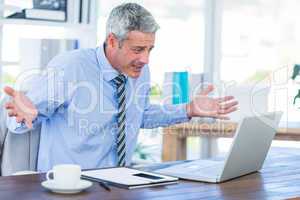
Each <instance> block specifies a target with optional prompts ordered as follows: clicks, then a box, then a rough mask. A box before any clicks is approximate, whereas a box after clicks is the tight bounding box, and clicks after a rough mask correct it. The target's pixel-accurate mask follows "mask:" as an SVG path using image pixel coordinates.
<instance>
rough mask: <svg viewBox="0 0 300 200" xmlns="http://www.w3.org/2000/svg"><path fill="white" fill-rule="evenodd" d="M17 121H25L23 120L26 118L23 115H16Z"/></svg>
mask: <svg viewBox="0 0 300 200" xmlns="http://www.w3.org/2000/svg"><path fill="white" fill-rule="evenodd" d="M16 121H17V122H18V123H20V122H23V121H24V118H23V117H21V116H17V117H16Z"/></svg>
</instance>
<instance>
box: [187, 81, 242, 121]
mask: <svg viewBox="0 0 300 200" xmlns="http://www.w3.org/2000/svg"><path fill="white" fill-rule="evenodd" d="M213 90H214V87H213V86H212V85H209V86H208V87H207V88H206V89H204V90H203V91H201V92H200V93H199V94H198V95H197V96H196V97H195V98H194V99H193V100H192V101H191V102H190V103H189V104H187V114H188V117H190V118H191V117H212V118H217V119H229V117H228V116H227V114H229V113H231V112H234V111H236V110H237V104H238V102H237V101H236V100H234V97H233V96H225V97H220V98H211V97H209V96H208V94H209V93H210V92H211V91H213Z"/></svg>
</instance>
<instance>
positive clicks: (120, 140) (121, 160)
mask: <svg viewBox="0 0 300 200" xmlns="http://www.w3.org/2000/svg"><path fill="white" fill-rule="evenodd" d="M113 82H114V83H115V85H116V86H117V97H118V115H117V120H118V136H117V154H118V166H121V167H123V166H125V165H126V134H125V119H126V115H125V106H126V102H125V98H126V95H125V93H126V91H125V82H126V78H125V76H124V75H122V74H120V75H119V76H117V77H116V78H114V79H113Z"/></svg>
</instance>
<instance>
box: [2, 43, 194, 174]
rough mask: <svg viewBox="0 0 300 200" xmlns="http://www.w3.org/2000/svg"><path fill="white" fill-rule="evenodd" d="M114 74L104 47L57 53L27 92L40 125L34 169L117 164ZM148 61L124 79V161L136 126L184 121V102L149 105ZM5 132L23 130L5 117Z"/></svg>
mask: <svg viewBox="0 0 300 200" xmlns="http://www.w3.org/2000/svg"><path fill="white" fill-rule="evenodd" d="M117 75H118V72H117V71H116V70H115V69H114V68H112V66H111V65H110V63H109V62H108V60H107V58H106V57H105V53H104V48H103V47H99V48H96V49H81V50H75V51H71V52H67V53H64V54H61V55H58V56H56V57H55V58H54V59H52V61H50V63H49V64H48V67H47V70H45V72H43V73H42V75H40V76H39V77H37V78H36V79H35V80H34V82H33V84H32V85H31V88H30V89H29V91H28V92H27V93H26V96H28V98H29V99H30V100H31V101H32V102H33V103H34V105H35V106H36V108H37V109H38V112H39V114H38V117H37V119H36V120H35V121H34V127H36V126H38V125H41V136H40V148H39V153H38V170H39V171H42V172H45V171H47V170H49V169H51V168H52V167H53V166H54V165H56V164H63V163H72V164H79V165H80V166H81V167H82V168H83V169H89V168H101V167H112V166H116V165H117V153H116V138H117V137H116V136H117V130H118V129H117V119H116V113H117V98H116V87H115V86H114V84H113V82H112V79H113V78H115V77H116V76H117ZM149 91H150V74H149V68H148V66H147V65H145V66H144V68H143V70H142V72H141V75H140V76H139V78H137V79H133V78H130V77H127V82H126V163H127V164H130V163H131V157H132V154H133V152H134V149H135V146H136V142H137V137H138V133H139V130H140V128H156V127H160V126H168V125H171V124H175V123H179V122H185V121H188V117H187V113H186V106H185V105H152V104H150V103H149ZM7 125H8V128H9V130H10V131H12V132H14V133H16V134H23V133H25V132H26V131H28V129H27V128H26V126H25V125H24V124H23V123H17V122H16V121H15V118H14V117H8V119H7Z"/></svg>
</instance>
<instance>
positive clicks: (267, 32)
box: [220, 0, 300, 127]
mask: <svg viewBox="0 0 300 200" xmlns="http://www.w3.org/2000/svg"><path fill="white" fill-rule="evenodd" d="M299 7H300V2H299V1H297V0H290V1H284V0H257V1H235V0H224V11H223V18H222V20H223V24H222V61H221V66H220V69H221V73H220V74H221V79H222V80H223V81H225V82H229V81H234V82H235V83H236V84H237V85H239V86H241V85H252V86H253V87H255V85H259V84H266V85H268V86H270V87H271V93H270V95H269V100H268V101H267V102H268V107H269V110H283V111H284V116H283V118H282V123H281V126H282V127H293V126H294V125H295V124H297V123H296V121H298V118H299V117H298V116H299V108H295V106H294V105H293V98H294V96H295V95H296V94H297V91H298V90H297V88H298V89H300V87H299V85H297V83H296V82H293V81H292V80H291V78H290V77H291V73H290V72H291V69H292V67H293V65H294V64H297V63H298V64H299V63H300V54H299V53H298V52H299V49H300V38H299V34H300V28H299V27H300V22H299V15H300V14H299V11H298V8H299ZM295 88H296V90H295ZM297 126H299V125H297Z"/></svg>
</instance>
